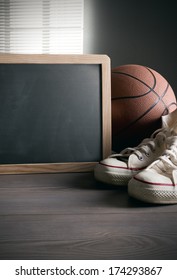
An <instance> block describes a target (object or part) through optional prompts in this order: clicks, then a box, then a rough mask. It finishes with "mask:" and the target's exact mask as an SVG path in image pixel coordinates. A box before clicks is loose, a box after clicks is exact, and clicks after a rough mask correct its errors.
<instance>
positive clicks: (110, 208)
mask: <svg viewBox="0 0 177 280" xmlns="http://www.w3.org/2000/svg"><path fill="white" fill-rule="evenodd" d="M176 214H177V205H169V206H154V205H149V204H144V203H141V202H138V201H136V200H133V199H130V198H129V197H128V194H127V188H126V187H125V188H115V187H112V186H109V185H104V184H99V183H97V182H95V180H94V178H93V174H89V173H82V174H80V173H76V174H35V175H1V176H0V259H176V258H177V219H176Z"/></svg>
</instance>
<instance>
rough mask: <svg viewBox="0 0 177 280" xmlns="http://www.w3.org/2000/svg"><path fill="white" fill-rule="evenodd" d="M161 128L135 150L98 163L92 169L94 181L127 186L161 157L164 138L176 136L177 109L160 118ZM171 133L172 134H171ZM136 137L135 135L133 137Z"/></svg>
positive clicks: (164, 145)
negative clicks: (134, 177)
mask: <svg viewBox="0 0 177 280" xmlns="http://www.w3.org/2000/svg"><path fill="white" fill-rule="evenodd" d="M161 120H162V127H161V128H160V129H158V130H156V131H155V132H154V133H153V134H152V135H151V137H150V138H146V139H144V140H143V141H142V142H141V143H140V145H138V146H137V147H135V148H127V149H125V150H123V151H122V152H120V154H113V155H111V156H110V157H108V158H106V159H104V160H102V161H101V162H99V163H98V164H97V165H96V167H95V169H94V176H95V179H96V180H98V181H101V182H104V183H108V184H113V185H117V186H119V185H127V184H128V182H129V180H130V179H131V178H132V177H133V176H134V175H135V174H137V173H139V172H142V170H144V169H145V168H146V167H147V166H148V165H150V164H151V163H152V162H153V161H155V160H156V159H157V158H158V157H159V156H161V155H162V153H163V152H164V150H165V149H166V138H167V137H169V136H171V135H174V134H176V135H177V109H176V110H174V111H173V112H171V113H170V114H168V115H165V116H162V117H161ZM172 131H173V132H172ZM134 137H136V135H134Z"/></svg>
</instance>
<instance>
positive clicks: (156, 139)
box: [111, 128, 171, 162]
mask: <svg viewBox="0 0 177 280" xmlns="http://www.w3.org/2000/svg"><path fill="white" fill-rule="evenodd" d="M170 133H171V132H170V130H169V129H167V128H160V129H157V130H156V131H154V132H153V134H152V135H151V136H150V138H145V139H144V140H143V141H142V142H141V143H140V144H139V145H138V146H137V147H134V148H126V149H124V150H123V151H121V153H119V154H113V155H112V156H111V157H113V158H117V159H120V160H123V161H125V162H126V161H128V158H129V156H130V155H132V154H135V155H137V157H138V159H139V160H142V158H143V157H142V154H145V155H146V156H149V152H150V151H155V149H156V146H159V147H160V145H161V144H162V143H163V142H164V141H165V139H166V136H167V135H170Z"/></svg>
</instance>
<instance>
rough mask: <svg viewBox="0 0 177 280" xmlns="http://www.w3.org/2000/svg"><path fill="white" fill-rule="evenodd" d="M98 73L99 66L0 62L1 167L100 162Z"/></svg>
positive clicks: (101, 71) (101, 128) (100, 128)
mask: <svg viewBox="0 0 177 280" xmlns="http://www.w3.org/2000/svg"><path fill="white" fill-rule="evenodd" d="M49 58H50V57H49ZM102 74H103V69H102V64H101V63H99V62H98V63H88V62H86V63H84V61H83V63H81V62H80V61H79V62H78V63H77V61H76V62H75V63H69V62H67V63H63V62H61V63H56V62H55V63H53V61H52V63H51V62H50V59H49V60H48V61H47V63H45V60H42V63H39V62H38V63H34V61H33V60H32V62H31V63H29V62H28V63H24V62H23V63H20V60H19V61H18V63H14V62H13V59H12V63H4V62H1V63H0V165H2V166H6V165H8V166H9V165H10V166H12V167H13V165H15V166H16V165H17V167H18V165H28V164H30V166H31V165H32V164H55V163H57V164H58V163H59V164H68V163H69V164H70V165H72V163H73V164H75V163H81V164H82V163H88V162H92V163H94V162H98V161H99V160H101V159H102V158H103V157H104V156H105V155H104V149H103V142H104V141H103V131H104V127H103V126H104V122H103V96H102V95H103V81H102V79H103V75H102ZM108 103H109V101H108ZM108 137H109V136H108ZM79 166H80V165H79ZM33 167H34V168H35V165H33ZM17 171H18V169H17ZM57 171H60V170H57ZM76 171H77V169H76Z"/></svg>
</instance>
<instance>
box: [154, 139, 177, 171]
mask: <svg viewBox="0 0 177 280" xmlns="http://www.w3.org/2000/svg"><path fill="white" fill-rule="evenodd" d="M166 142H167V149H166V150H165V152H164V153H163V155H162V156H160V157H159V158H158V159H157V160H156V161H154V162H153V163H152V164H151V165H150V167H151V166H154V165H157V166H158V168H160V169H161V171H163V172H166V173H171V170H173V169H177V136H171V137H168V138H167V140H166Z"/></svg>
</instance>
